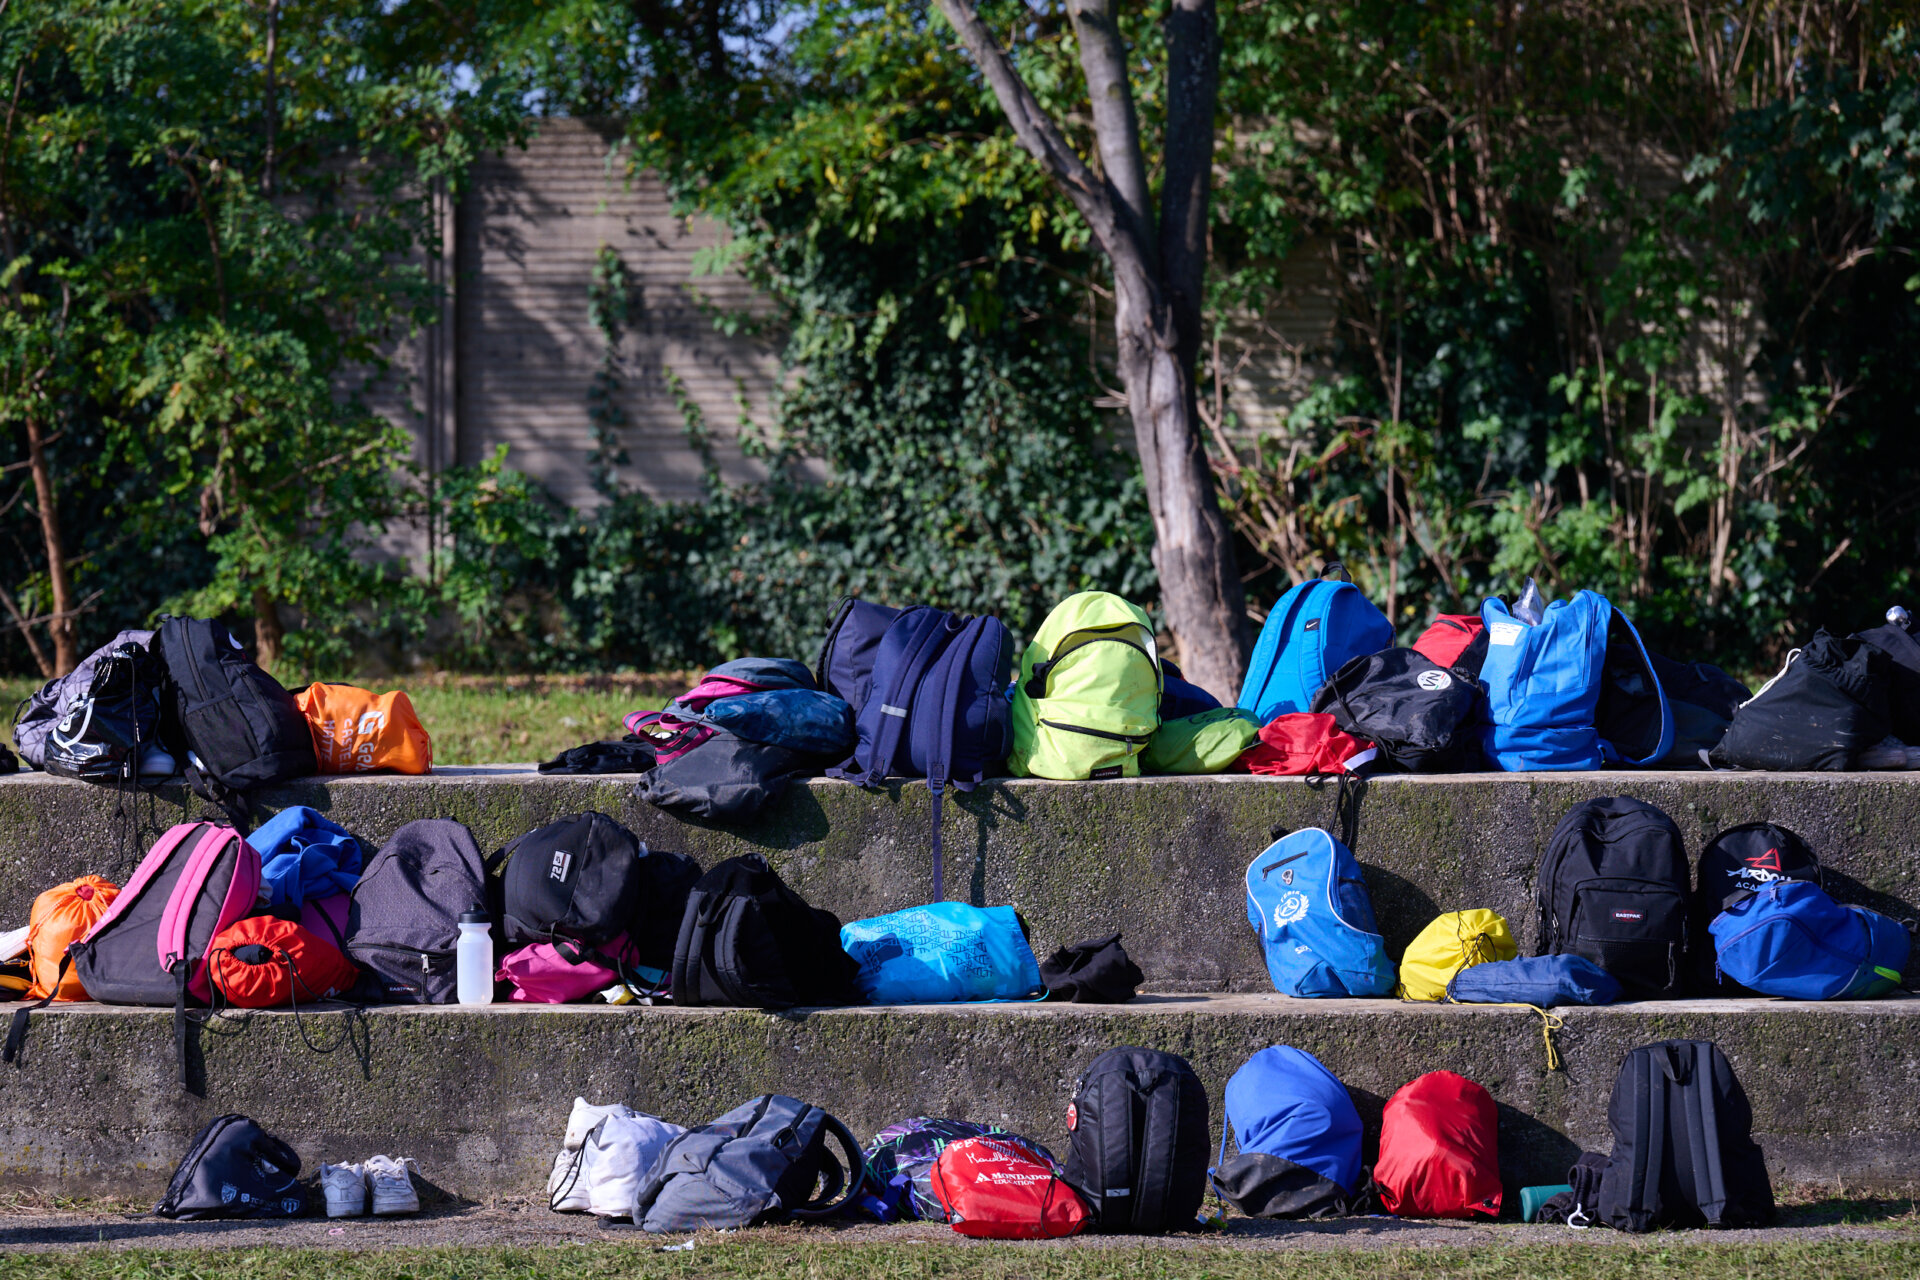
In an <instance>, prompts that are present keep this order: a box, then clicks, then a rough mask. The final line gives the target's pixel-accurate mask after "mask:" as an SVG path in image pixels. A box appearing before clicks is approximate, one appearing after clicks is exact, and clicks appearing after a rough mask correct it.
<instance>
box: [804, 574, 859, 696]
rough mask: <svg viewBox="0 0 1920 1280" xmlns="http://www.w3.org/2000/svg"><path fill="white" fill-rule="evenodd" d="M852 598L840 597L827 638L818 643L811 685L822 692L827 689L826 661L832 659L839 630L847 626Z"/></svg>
mask: <svg viewBox="0 0 1920 1280" xmlns="http://www.w3.org/2000/svg"><path fill="white" fill-rule="evenodd" d="M853 602H854V597H853V596H841V597H840V603H839V605H838V606H836V607H835V609H834V611H833V621H832V622H829V623H828V624H827V637H826V639H824V640H822V641H821V642H820V652H819V654H818V655H817V656H815V658H814V660H813V683H814V684H815V685H817V686H818V687H819V688H820V689H821V690H822V691H825V692H832V691H831V690H829V689H827V660H828V659H829V658H831V657H833V642H834V641H835V640H838V639H839V638H840V628H841V627H844V626H846V625H847V615H848V614H850V613H852V612H853Z"/></svg>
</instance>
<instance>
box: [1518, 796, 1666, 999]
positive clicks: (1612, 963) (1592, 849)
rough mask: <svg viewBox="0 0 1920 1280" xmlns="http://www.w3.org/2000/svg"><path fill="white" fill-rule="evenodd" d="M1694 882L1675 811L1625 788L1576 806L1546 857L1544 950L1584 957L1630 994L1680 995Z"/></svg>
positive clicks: (1541, 893)
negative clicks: (1632, 794) (1627, 793)
mask: <svg viewBox="0 0 1920 1280" xmlns="http://www.w3.org/2000/svg"><path fill="white" fill-rule="evenodd" d="M1692 888H1693V883H1692V877H1691V876H1690V875H1689V874H1688V871H1687V851H1686V846H1685V844H1684V843H1683V842H1682V840H1681V838H1680V829H1679V828H1678V827H1676V826H1674V824H1673V819H1672V818H1669V817H1668V816H1667V815H1666V814H1664V813H1662V812H1661V811H1660V810H1658V809H1656V808H1654V807H1653V806H1652V805H1650V804H1647V803H1646V802H1645V801H1641V800H1633V799H1629V798H1628V797H1626V796H1603V797H1601V798H1600V799H1597V800H1588V801H1586V802H1585V803H1584V804H1578V805H1575V806H1574V807H1573V808H1572V809H1571V810H1570V811H1569V812H1568V813H1567V816H1566V817H1564V818H1562V819H1561V820H1560V825H1559V826H1558V827H1555V828H1554V831H1553V836H1552V838H1551V839H1549V840H1548V841H1547V849H1546V852H1545V853H1543V854H1542V855H1541V856H1540V874H1539V881H1538V884H1537V886H1536V892H1537V895H1538V900H1539V907H1540V941H1539V946H1538V948H1537V954H1539V955H1543V956H1552V955H1576V956H1584V957H1585V958H1586V959H1588V960H1591V961H1593V962H1594V963H1595V964H1597V965H1599V966H1600V967H1601V968H1602V969H1605V970H1606V971H1607V972H1608V973H1610V974H1612V975H1613V977H1614V978H1615V979H1617V980H1618V981H1619V983H1620V985H1621V986H1622V987H1624V988H1626V993H1627V996H1628V997H1629V998H1638V999H1646V998H1649V997H1671V996H1677V995H1679V994H1680V988H1681V985H1682V980H1683V978H1684V977H1685V973H1686V969H1685V964H1686V955H1687V934H1688V929H1687V917H1688V915H1689V913H1690V899H1691V897H1692Z"/></svg>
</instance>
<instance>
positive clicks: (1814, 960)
mask: <svg viewBox="0 0 1920 1280" xmlns="http://www.w3.org/2000/svg"><path fill="white" fill-rule="evenodd" d="M1708 931H1709V932H1710V933H1712V934H1713V945H1714V950H1715V952H1716V954H1717V955H1718V960H1717V961H1716V968H1717V969H1718V971H1719V972H1720V973H1724V974H1726V976H1727V977H1729V978H1732V979H1733V980H1734V981H1735V982H1738V983H1740V984H1741V985H1742V986H1745V987H1750V988H1752V989H1753V990H1755V991H1758V992H1759V993H1760V994H1761V995H1763V996H1781V997H1784V998H1785V999H1788V1000H1867V999H1871V998H1872V997H1874V996H1883V995H1885V994H1887V993H1888V992H1889V991H1892V990H1893V989H1894V988H1896V987H1898V986H1899V985H1900V980H1901V974H1902V973H1904V972H1905V970H1906V967H1907V953H1908V951H1909V949H1910V947H1911V939H1910V938H1909V937H1908V936H1907V931H1906V929H1905V928H1904V927H1903V926H1902V925H1901V924H1900V922H1899V921H1897V920H1894V919H1891V918H1890V917H1887V916H1883V915H1881V914H1880V913H1879V912H1878V911H1869V910H1867V909H1866V908H1865V907H1856V906H1853V905H1851V904H1845V903H1839V902H1835V901H1834V900H1833V898H1832V897H1831V896H1829V895H1828V893H1827V891H1826V890H1825V889H1822V888H1821V887H1820V886H1819V885H1817V884H1809V883H1808V882H1806V881H1804V880H1776V881H1774V882H1773V883H1772V884H1769V885H1765V886H1763V887H1761V888H1760V889H1759V890H1758V891H1757V892H1755V893H1754V894H1752V895H1751V896H1750V897H1747V898H1743V899H1741V900H1740V901H1738V902H1736V903H1734V904H1733V905H1732V906H1730V907H1728V908H1727V909H1726V910H1725V911H1722V912H1721V913H1720V914H1719V915H1717V916H1715V917H1714V918H1713V923H1712V924H1711V925H1709V926H1708Z"/></svg>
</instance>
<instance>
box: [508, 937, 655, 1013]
mask: <svg viewBox="0 0 1920 1280" xmlns="http://www.w3.org/2000/svg"><path fill="white" fill-rule="evenodd" d="M602 959H614V960H620V961H623V962H625V963H626V964H628V965H629V966H631V965H633V964H636V963H638V958H637V957H636V955H635V954H634V952H633V949H632V948H631V947H630V946H629V945H628V943H627V935H626V934H624V933H623V934H621V935H620V936H619V937H617V938H615V939H613V940H612V941H611V942H607V943H604V944H602V945H601V946H599V947H597V948H593V949H591V950H589V951H588V952H587V953H586V955H585V956H583V957H582V958H581V960H580V963H578V964H575V963H574V962H573V961H571V960H568V959H567V958H566V957H565V956H563V955H561V954H560V952H559V950H558V949H557V948H556V947H555V946H554V945H553V944H552V943H551V942H536V943H534V944H533V945H531V946H526V947H521V948H520V949H519V950H518V951H510V952H508V953H507V957H506V959H504V960H502V961H501V962H500V971H499V972H498V973H496V974H494V975H493V980H494V981H495V982H510V983H512V984H513V994H511V995H509V996H508V997H507V999H508V1000H518V1001H520V1002H522V1003H525V1004H567V1003H570V1002H571V1001H574V1000H585V999H586V998H587V997H588V996H590V995H592V994H593V993H594V992H596V991H605V990H606V989H607V988H608V987H610V986H612V985H613V984H614V983H616V982H618V981H620V974H619V973H618V972H617V971H615V970H614V969H613V968H611V967H610V966H608V965H606V964H602V963H601V960H602Z"/></svg>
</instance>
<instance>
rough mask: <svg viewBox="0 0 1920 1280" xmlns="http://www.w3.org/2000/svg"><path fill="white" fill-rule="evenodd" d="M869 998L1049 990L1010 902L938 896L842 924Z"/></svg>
mask: <svg viewBox="0 0 1920 1280" xmlns="http://www.w3.org/2000/svg"><path fill="white" fill-rule="evenodd" d="M840 946H841V947H842V948H843V949H844V950H845V951H846V953H847V954H848V955H850V956H852V957H853V959H854V963H856V964H858V965H859V966H860V977H859V983H860V990H861V991H862V992H864V993H865V994H866V997H867V1001H868V1003H870V1004H930V1003H937V1002H945V1001H954V1000H1015V999H1019V998H1020V997H1022V996H1030V995H1033V994H1034V993H1036V992H1038V991H1041V990H1044V988H1045V985H1046V984H1045V983H1043V982H1042V981H1041V979H1040V962H1039V961H1038V960H1036V959H1035V958H1034V955H1033V947H1032V946H1031V945H1029V944H1028V942H1027V934H1026V929H1025V927H1024V926H1022V924H1021V923H1020V915H1019V913H1018V912H1016V911H1015V910H1014V909H1013V908H1012V907H975V906H969V905H968V904H967V903H964V902H934V903H930V904H928V905H927V906H924V907H908V908H907V909H906V910H905V911H894V912H890V913H888V914H887V915H884V916H874V917H872V918H871V919H868V920H855V921H854V922H853V923H852V924H847V925H842V926H841V927H840Z"/></svg>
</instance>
